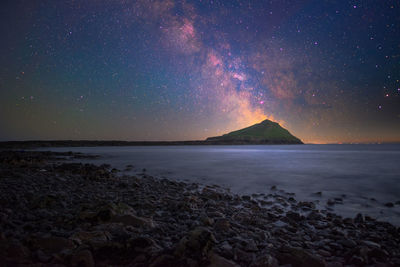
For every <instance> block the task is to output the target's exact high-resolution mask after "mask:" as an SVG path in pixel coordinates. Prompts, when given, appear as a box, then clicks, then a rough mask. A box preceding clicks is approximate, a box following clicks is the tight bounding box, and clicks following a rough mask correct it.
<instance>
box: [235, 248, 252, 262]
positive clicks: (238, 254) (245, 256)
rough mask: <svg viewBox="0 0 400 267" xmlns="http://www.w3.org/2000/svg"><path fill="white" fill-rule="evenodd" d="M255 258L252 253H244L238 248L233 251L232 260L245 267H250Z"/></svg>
mask: <svg viewBox="0 0 400 267" xmlns="http://www.w3.org/2000/svg"><path fill="white" fill-rule="evenodd" d="M255 258H256V256H255V254H254V253H252V252H246V251H244V250H241V249H239V248H235V249H234V256H233V259H234V260H235V261H237V262H240V263H242V264H245V265H250V264H251V263H252V262H253V261H254V260H255Z"/></svg>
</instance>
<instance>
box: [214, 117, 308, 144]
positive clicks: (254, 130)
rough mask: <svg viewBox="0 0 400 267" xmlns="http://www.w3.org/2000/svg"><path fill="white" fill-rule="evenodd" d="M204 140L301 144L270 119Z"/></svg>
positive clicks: (233, 142) (236, 142) (238, 142)
mask: <svg viewBox="0 0 400 267" xmlns="http://www.w3.org/2000/svg"><path fill="white" fill-rule="evenodd" d="M206 141H210V142H223V143H232V144H246V143H248V144H303V142H302V141H301V140H300V139H299V138H297V137H295V136H293V135H292V134H291V133H290V132H289V131H288V130H286V129H285V128H283V127H281V126H280V125H279V123H276V122H273V121H270V120H264V121H262V122H260V123H257V124H254V125H252V126H250V127H247V128H244V129H241V130H237V131H233V132H230V133H227V134H224V135H221V136H215V137H209V138H207V139H206Z"/></svg>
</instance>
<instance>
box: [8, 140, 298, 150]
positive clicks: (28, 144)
mask: <svg viewBox="0 0 400 267" xmlns="http://www.w3.org/2000/svg"><path fill="white" fill-rule="evenodd" d="M291 144H293V145H301V144H303V143H302V142H289V141H271V140H264V141H252V140H214V141H213V140H211V141H210V140H208V141H207V140H192V141H117V140H115V141H102V140H48V141H40V140H30V141H3V142H0V149H29V148H39V147H99V146H204V145H210V146H215V145H291Z"/></svg>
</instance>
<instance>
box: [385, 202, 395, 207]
mask: <svg viewBox="0 0 400 267" xmlns="http://www.w3.org/2000/svg"><path fill="white" fill-rule="evenodd" d="M385 207H388V208H393V207H394V204H393V203H392V202H387V203H385Z"/></svg>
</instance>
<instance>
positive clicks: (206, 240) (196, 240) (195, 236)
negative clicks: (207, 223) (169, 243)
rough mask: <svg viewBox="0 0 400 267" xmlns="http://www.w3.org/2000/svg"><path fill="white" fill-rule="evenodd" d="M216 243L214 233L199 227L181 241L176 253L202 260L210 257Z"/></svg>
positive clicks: (179, 255)
mask: <svg viewBox="0 0 400 267" xmlns="http://www.w3.org/2000/svg"><path fill="white" fill-rule="evenodd" d="M215 243H217V241H216V240H215V237H214V235H213V234H212V233H211V232H210V231H209V230H208V229H207V228H204V227H197V228H196V229H194V230H193V231H191V232H190V233H189V234H187V235H186V236H184V237H183V238H182V239H181V240H180V241H179V244H178V245H177V247H176V249H175V251H174V254H175V256H177V257H180V258H182V257H184V256H190V257H191V258H196V259H199V260H202V259H204V258H207V257H208V254H209V253H210V251H211V250H212V248H213V246H214V244H215Z"/></svg>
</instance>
